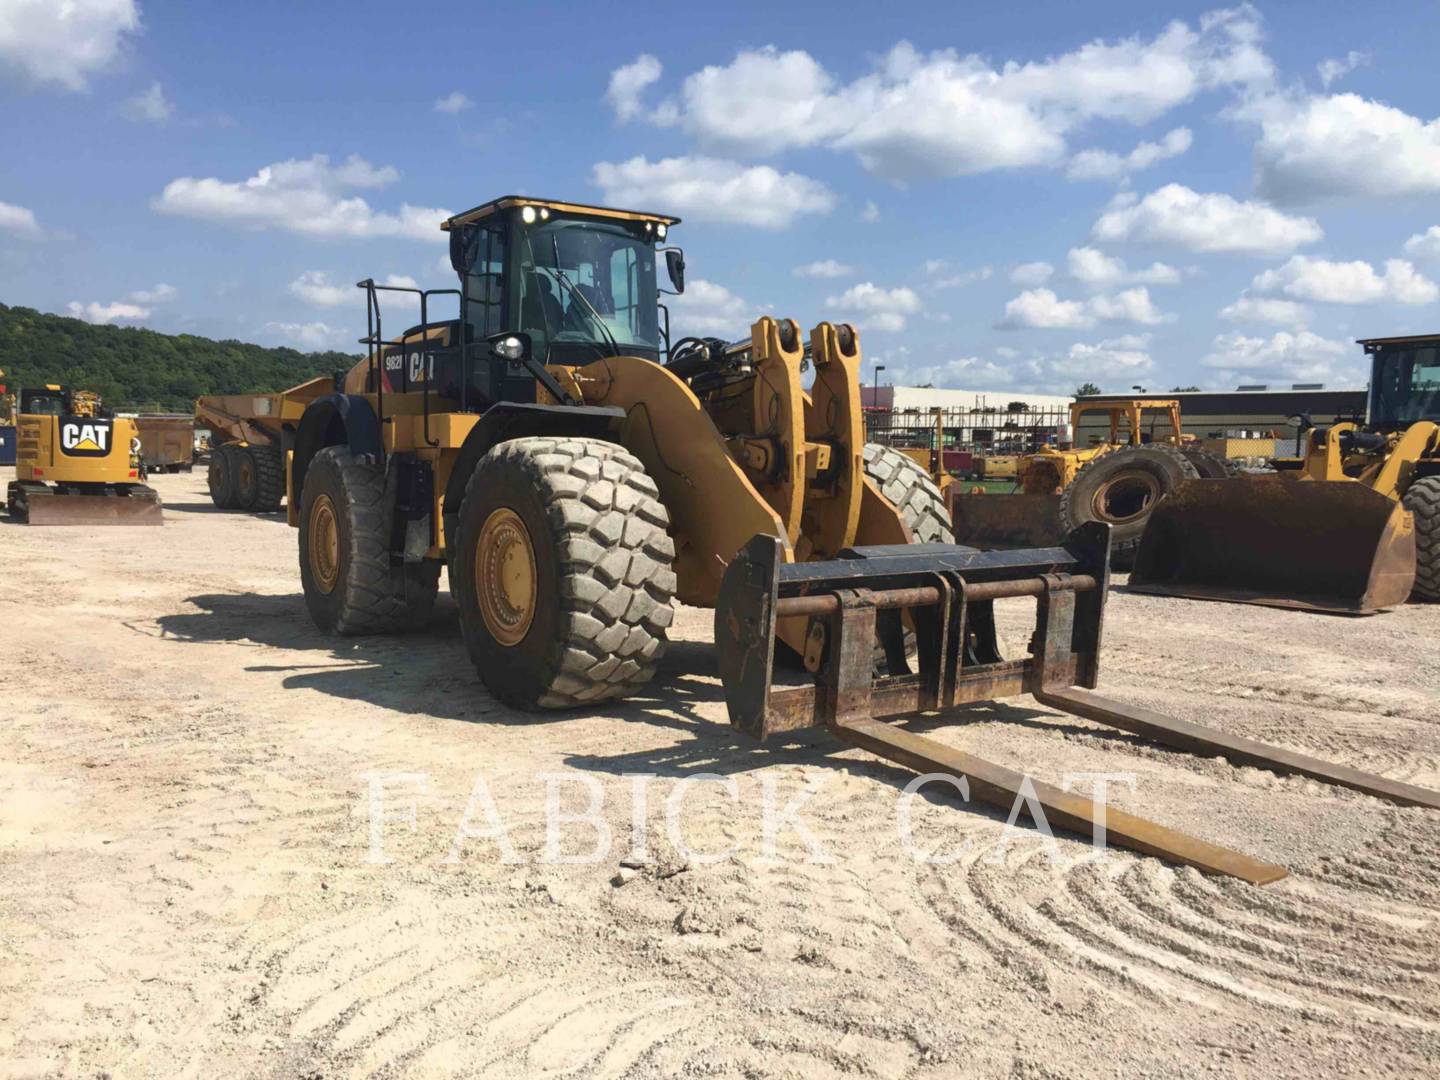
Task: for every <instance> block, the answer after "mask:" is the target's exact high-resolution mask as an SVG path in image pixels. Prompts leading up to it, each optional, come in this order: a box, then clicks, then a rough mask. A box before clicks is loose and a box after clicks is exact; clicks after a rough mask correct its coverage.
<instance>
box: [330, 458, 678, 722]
mask: <svg viewBox="0 0 1440 1080" xmlns="http://www.w3.org/2000/svg"><path fill="white" fill-rule="evenodd" d="M307 487H308V482H307ZM669 524H670V519H669V515H668V514H667V513H666V512H665V507H664V505H663V504H662V503H661V502H660V492H659V489H658V488H657V487H656V486H655V481H654V480H652V479H651V478H650V476H649V475H648V474H647V473H646V472H645V466H644V465H642V464H641V463H640V461H639V459H638V458H635V457H634V456H632V455H631V454H630V453H629V452H627V451H626V450H625V449H624V448H623V447H620V446H616V445H614V444H613V443H608V442H603V441H601V440H599V439H581V438H563V437H535V438H525V439H511V440H510V441H508V442H503V443H500V444H499V445H497V446H495V447H494V448H493V449H491V450H490V452H489V453H487V454H486V455H485V456H484V457H483V458H481V460H480V463H479V464H478V465H477V466H476V467H475V471H474V472H473V473H472V474H471V476H470V479H469V481H468V483H467V484H466V487H465V498H464V501H463V502H462V503H461V505H460V517H459V522H458V528H457V531H456V535H455V538H454V541H455V542H454V547H453V549H452V552H451V560H450V592H451V594H452V595H453V596H454V597H455V602H456V604H457V605H458V607H459V609H460V626H461V628H462V629H463V631H464V635H465V644H466V647H467V648H468V649H469V651H470V658H471V660H472V661H473V662H474V664H475V669H476V671H478V672H479V674H480V678H481V680H482V681H483V682H484V683H485V685H486V686H487V687H488V688H489V690H490V692H491V693H492V694H494V695H495V696H496V697H497V698H499V699H500V700H501V701H504V702H505V703H506V704H509V705H513V706H515V707H517V708H521V709H563V708H569V707H572V706H576V705H582V704H587V703H593V702H598V701H605V700H608V699H611V698H618V697H623V696H624V695H626V694H629V693H631V692H633V691H635V690H636V689H638V688H639V687H641V686H642V685H644V684H645V683H646V682H647V681H648V680H649V679H650V677H651V676H652V675H654V673H655V666H656V663H657V662H658V661H659V659H660V657H661V656H662V655H663V653H664V651H665V644H666V628H667V627H668V626H669V625H670V623H671V620H672V619H673V618H674V607H673V605H674V597H675V572H674V569H673V564H674V560H675V545H674V543H673V541H672V540H671V538H670V534H669V532H668V531H667V530H668V528H669Z"/></svg>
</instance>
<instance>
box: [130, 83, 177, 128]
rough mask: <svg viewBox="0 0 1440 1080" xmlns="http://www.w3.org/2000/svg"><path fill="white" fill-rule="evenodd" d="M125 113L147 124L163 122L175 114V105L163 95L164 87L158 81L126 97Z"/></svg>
mask: <svg viewBox="0 0 1440 1080" xmlns="http://www.w3.org/2000/svg"><path fill="white" fill-rule="evenodd" d="M123 108H124V112H125V115H126V116H128V117H129V118H130V119H131V120H140V121H143V122H145V123H149V124H163V123H164V122H165V121H166V120H169V119H170V118H171V117H172V116H174V115H175V105H174V103H173V102H171V101H170V100H169V99H168V98H166V97H165V88H164V87H163V86H161V85H160V84H159V83H158V82H153V83H151V84H150V89H148V90H144V91H142V92H141V93H138V94H136V95H135V96H134V97H132V98H130V99H128V100H127V101H126V102H125V105H124V107H123Z"/></svg>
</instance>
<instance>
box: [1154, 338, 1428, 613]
mask: <svg viewBox="0 0 1440 1080" xmlns="http://www.w3.org/2000/svg"><path fill="white" fill-rule="evenodd" d="M1359 344H1360V345H1362V346H1363V347H1364V349H1365V351H1366V353H1368V354H1369V356H1370V364H1371V367H1370V397H1369V403H1368V414H1369V415H1368V417H1366V418H1365V419H1364V420H1363V421H1362V420H1361V419H1360V418H1358V417H1357V418H1356V419H1353V420H1337V421H1336V422H1335V423H1331V424H1319V425H1317V424H1315V423H1314V422H1313V421H1312V420H1311V419H1310V418H1309V417H1307V416H1296V417H1292V419H1293V420H1295V421H1296V422H1297V424H1298V425H1299V428H1300V434H1301V437H1302V438H1303V440H1304V453H1303V454H1302V455H1301V456H1299V457H1296V458H1290V459H1278V460H1276V461H1275V466H1276V471H1275V473H1274V475H1273V477H1271V478H1267V479H1251V478H1249V477H1246V478H1242V479H1237V480H1225V481H1219V480H1191V481H1189V482H1188V483H1185V484H1182V485H1180V486H1179V487H1178V488H1177V489H1176V490H1175V491H1174V492H1173V493H1172V494H1171V495H1169V496H1168V497H1167V498H1166V499H1165V500H1164V501H1163V502H1161V503H1160V504H1159V505H1158V506H1157V507H1156V508H1155V510H1154V512H1153V513H1152V514H1151V515H1150V521H1149V524H1148V525H1147V527H1146V529H1145V534H1144V537H1143V539H1142V541H1141V544H1140V549H1139V552H1138V554H1137V555H1136V559H1135V568H1134V573H1133V574H1132V575H1131V578H1130V585H1131V587H1132V588H1135V589H1137V590H1140V591H1144V592H1151V593H1160V594H1163V595H1167V596H1188V597H1195V598H1197V599H1204V600H1231V601H1241V602H1245V603H1255V604H1268V605H1272V606H1277V607H1293V608H1305V609H1310V610H1315V611H1328V612H1342V613H1350V614H1359V615H1365V614H1372V613H1374V612H1377V611H1382V610H1384V609H1386V608H1390V607H1394V606H1395V605H1397V604H1403V603H1404V602H1405V601H1406V599H1408V598H1410V597H1412V596H1413V597H1414V598H1415V599H1418V600H1440V335H1435V334H1428V335H1417V336H1409V337H1389V338H1365V339H1362V340H1361V341H1360V342H1359Z"/></svg>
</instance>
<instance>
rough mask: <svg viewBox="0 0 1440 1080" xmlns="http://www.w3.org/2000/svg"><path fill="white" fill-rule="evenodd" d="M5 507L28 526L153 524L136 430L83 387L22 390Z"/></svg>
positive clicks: (155, 511)
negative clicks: (11, 470)
mask: <svg viewBox="0 0 1440 1080" xmlns="http://www.w3.org/2000/svg"><path fill="white" fill-rule="evenodd" d="M15 427H16V439H15V479H14V481H12V482H11V484H10V487H9V491H8V497H7V499H6V506H7V508H8V510H9V512H10V516H11V517H12V518H15V519H16V520H18V521H24V522H28V523H29V524H31V525H159V524H161V523H162V521H163V515H162V513H161V506H160V496H159V495H158V494H157V493H156V492H155V490H154V489H153V488H151V487H149V486H148V485H147V484H146V483H145V462H144V459H143V458H142V457H141V455H140V438H139V431H138V429H137V428H136V426H135V421H134V420H129V419H124V418H120V417H116V416H115V415H114V413H113V412H111V411H110V410H109V409H107V408H105V407H104V405H103V403H102V402H101V400H100V398H99V397H98V396H97V395H96V394H93V393H90V392H89V391H85V390H71V389H69V388H68V387H64V386H54V385H47V386H44V387H42V388H40V389H38V390H23V389H22V390H21V391H20V397H19V405H18V407H17V413H16V425H15Z"/></svg>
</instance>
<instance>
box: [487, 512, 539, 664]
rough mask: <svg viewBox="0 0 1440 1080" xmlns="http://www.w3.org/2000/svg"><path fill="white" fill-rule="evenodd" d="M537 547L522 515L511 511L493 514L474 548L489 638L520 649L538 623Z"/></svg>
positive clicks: (488, 518)
mask: <svg viewBox="0 0 1440 1080" xmlns="http://www.w3.org/2000/svg"><path fill="white" fill-rule="evenodd" d="M537 587H538V582H537V579H536V575H535V547H534V544H532V543H531V541H530V530H529V529H527V528H525V523H524V522H523V521H521V520H520V515H519V514H517V513H515V511H514V510H511V509H509V508H508V507H504V506H502V507H500V508H499V509H498V510H494V511H492V512H491V514H490V516H489V517H487V518H486V519H485V524H484V526H482V527H481V529H480V540H479V543H477V544H476V545H475V598H476V600H477V601H478V602H479V604H480V615H481V617H482V618H483V619H484V620H485V628H486V629H487V630H489V631H490V636H491V637H493V638H494V639H495V640H496V641H498V642H499V643H500V644H501V645H517V644H519V643H520V641H521V640H523V639H524V637H525V635H526V634H527V633H529V631H530V624H531V623H532V622H533V621H534V620H535V596H536V591H537Z"/></svg>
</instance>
